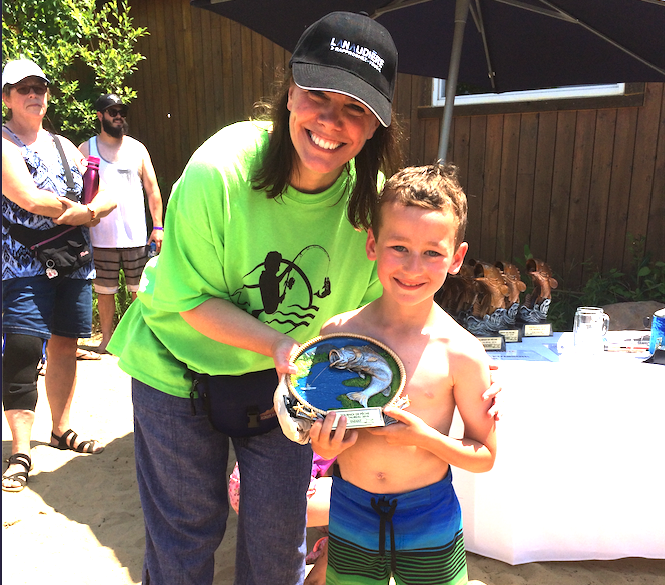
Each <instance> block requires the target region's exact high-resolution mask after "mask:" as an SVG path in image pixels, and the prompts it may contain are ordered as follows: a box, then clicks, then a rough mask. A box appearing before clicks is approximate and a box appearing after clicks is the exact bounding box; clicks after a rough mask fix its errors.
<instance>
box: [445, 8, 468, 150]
mask: <svg viewBox="0 0 665 585" xmlns="http://www.w3.org/2000/svg"><path fill="white" fill-rule="evenodd" d="M468 14H469V0H456V2H455V31H454V33H453V48H452V51H451V53H450V65H449V67H448V77H447V78H446V102H445V104H444V106H443V119H442V120H441V137H440V138H439V156H438V158H439V160H440V161H441V162H446V156H447V154H448V142H449V140H450V128H451V127H452V124H453V106H454V105H455V91H456V89H457V75H458V73H459V64H460V59H461V57H462V41H463V40H464V27H465V26H466V17H467V15H468Z"/></svg>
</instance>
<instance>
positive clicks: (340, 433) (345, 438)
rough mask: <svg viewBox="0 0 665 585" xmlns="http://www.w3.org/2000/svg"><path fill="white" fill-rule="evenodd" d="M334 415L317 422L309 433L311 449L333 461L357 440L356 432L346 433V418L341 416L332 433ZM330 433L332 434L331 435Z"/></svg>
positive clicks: (329, 414) (330, 414) (332, 413)
mask: <svg viewBox="0 0 665 585" xmlns="http://www.w3.org/2000/svg"><path fill="white" fill-rule="evenodd" d="M334 422H335V413H334V412H330V413H328V414H327V415H326V418H325V419H323V421H320V420H317V421H316V422H315V423H314V424H312V428H311V429H310V431H309V436H310V439H311V440H312V449H314V451H316V453H317V454H318V455H320V456H321V457H323V458H324V459H334V458H335V457H337V456H338V455H339V454H340V453H341V452H342V451H344V450H346V449H348V448H349V447H351V446H353V445H355V443H356V441H357V440H358V431H349V432H348V434H347V433H346V417H345V416H341V417H340V418H339V422H338V423H337V428H336V429H335V430H334V431H333V430H332V426H333V423H334ZM331 433H332V434H331Z"/></svg>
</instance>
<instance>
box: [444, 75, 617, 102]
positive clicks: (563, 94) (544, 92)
mask: <svg viewBox="0 0 665 585" xmlns="http://www.w3.org/2000/svg"><path fill="white" fill-rule="evenodd" d="M625 86H626V84H625V83H610V84H605V85H571V86H564V87H555V88H552V89H535V90H527V91H507V92H505V93H472V90H471V91H468V90H466V89H465V87H464V86H461V88H460V87H458V94H457V95H455V106H465V105H476V104H505V103H514V102H533V101H544V100H555V99H571V98H584V97H604V96H622V95H624V94H625V89H626V87H625ZM445 95H446V81H445V79H434V80H433V82H432V106H443V105H444V103H445V101H446V98H445Z"/></svg>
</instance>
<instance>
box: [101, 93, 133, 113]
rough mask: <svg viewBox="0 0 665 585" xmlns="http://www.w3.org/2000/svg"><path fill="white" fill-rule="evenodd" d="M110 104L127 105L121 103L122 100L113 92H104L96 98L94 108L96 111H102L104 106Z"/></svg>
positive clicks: (107, 106) (108, 106)
mask: <svg viewBox="0 0 665 585" xmlns="http://www.w3.org/2000/svg"><path fill="white" fill-rule="evenodd" d="M111 106H124V107H125V108H126V107H127V104H123V103H122V100H121V99H120V98H119V97H118V96H117V95H116V94H114V93H104V94H102V95H100V96H99V97H98V98H97V101H96V102H95V109H96V110H97V111H98V112H103V111H104V110H105V109H106V108H110V107H111Z"/></svg>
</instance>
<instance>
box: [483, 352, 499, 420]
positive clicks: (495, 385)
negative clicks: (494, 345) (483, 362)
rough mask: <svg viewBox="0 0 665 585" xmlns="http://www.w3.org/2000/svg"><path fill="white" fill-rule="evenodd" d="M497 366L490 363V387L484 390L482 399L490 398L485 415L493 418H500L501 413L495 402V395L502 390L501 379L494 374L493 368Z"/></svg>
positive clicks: (495, 368)
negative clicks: (489, 404)
mask: <svg viewBox="0 0 665 585" xmlns="http://www.w3.org/2000/svg"><path fill="white" fill-rule="evenodd" d="M498 369H499V366H498V365H496V364H490V383H491V385H490V387H489V388H488V389H487V390H485V393H484V394H483V400H490V399H491V400H492V404H491V406H490V408H489V410H488V411H487V415H488V416H490V417H494V420H499V419H500V418H501V413H500V412H499V405H498V404H497V402H496V397H497V395H498V394H499V392H501V390H503V387H502V386H501V381H500V378H498V377H497V376H496V374H494V371H495V370H498Z"/></svg>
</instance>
